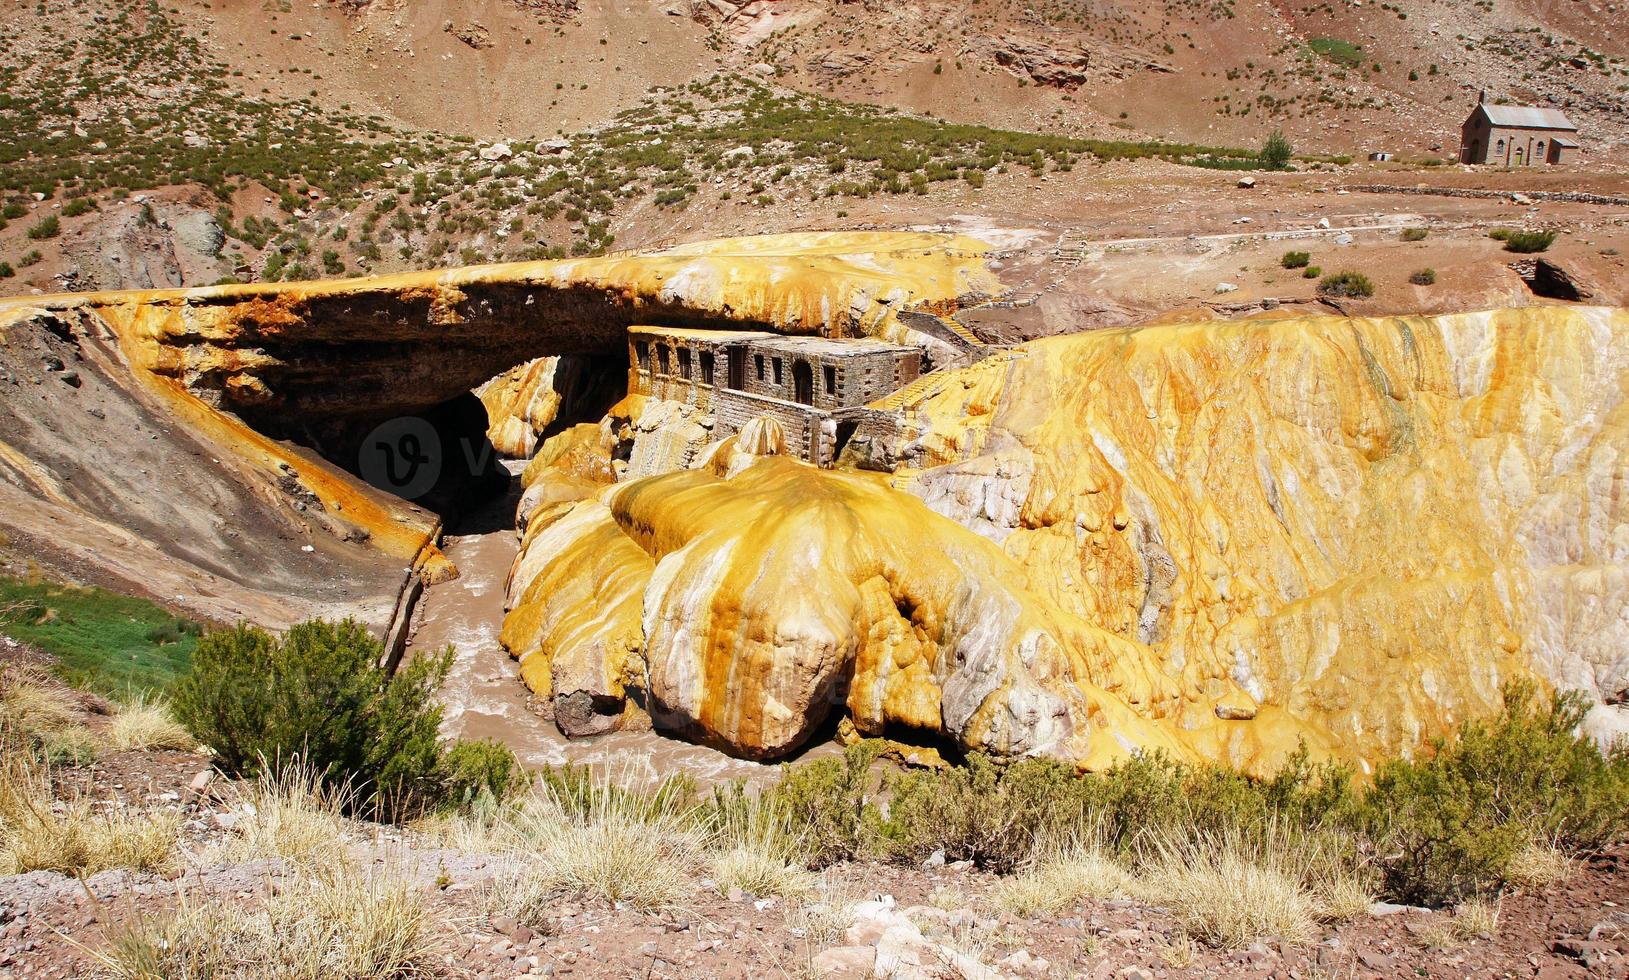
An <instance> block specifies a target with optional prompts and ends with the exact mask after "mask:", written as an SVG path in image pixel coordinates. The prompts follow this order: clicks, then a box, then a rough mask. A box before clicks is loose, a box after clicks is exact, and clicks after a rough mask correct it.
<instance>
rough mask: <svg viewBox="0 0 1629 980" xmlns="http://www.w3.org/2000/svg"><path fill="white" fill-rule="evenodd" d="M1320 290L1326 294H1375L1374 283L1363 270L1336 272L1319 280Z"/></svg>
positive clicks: (1356, 295) (1357, 295) (1358, 295)
mask: <svg viewBox="0 0 1629 980" xmlns="http://www.w3.org/2000/svg"><path fill="white" fill-rule="evenodd" d="M1318 292H1320V293H1322V294H1323V295H1325V296H1350V297H1353V298H1362V297H1365V296H1373V295H1374V283H1372V282H1370V281H1369V277H1368V276H1366V275H1364V274H1363V273H1361V272H1334V273H1330V274H1329V275H1327V276H1324V277H1323V278H1322V279H1320V280H1318Z"/></svg>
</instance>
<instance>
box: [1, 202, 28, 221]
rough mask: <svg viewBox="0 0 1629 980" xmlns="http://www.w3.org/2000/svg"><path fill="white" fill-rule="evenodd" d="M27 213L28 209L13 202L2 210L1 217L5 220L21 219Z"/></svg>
mask: <svg viewBox="0 0 1629 980" xmlns="http://www.w3.org/2000/svg"><path fill="white" fill-rule="evenodd" d="M27 213H28V208H27V207H26V206H24V205H22V204H19V203H18V202H16V201H12V202H10V203H9V204H7V205H6V206H5V207H3V208H0V217H4V218H21V217H22V216H23V215H25V214H27Z"/></svg>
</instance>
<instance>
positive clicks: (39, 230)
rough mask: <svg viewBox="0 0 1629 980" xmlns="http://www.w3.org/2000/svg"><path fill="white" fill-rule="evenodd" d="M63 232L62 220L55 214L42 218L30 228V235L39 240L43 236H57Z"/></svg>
mask: <svg viewBox="0 0 1629 980" xmlns="http://www.w3.org/2000/svg"><path fill="white" fill-rule="evenodd" d="M60 234H62V222H61V221H60V220H58V219H57V216H56V215H54V214H51V215H46V216H45V217H44V218H41V219H40V220H39V222H38V223H36V224H35V225H34V226H33V227H32V228H30V229H28V237H29V238H32V239H35V240H36V241H38V240H39V239H42V238H55V237H57V236H58V235H60Z"/></svg>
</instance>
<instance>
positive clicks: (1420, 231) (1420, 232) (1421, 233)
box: [1402, 228, 1431, 242]
mask: <svg viewBox="0 0 1629 980" xmlns="http://www.w3.org/2000/svg"><path fill="white" fill-rule="evenodd" d="M1430 234H1431V232H1430V231H1429V230H1428V229H1425V228H1404V229H1403V234H1402V239H1403V241H1405V242H1423V241H1425V239H1426V236H1427V235H1430Z"/></svg>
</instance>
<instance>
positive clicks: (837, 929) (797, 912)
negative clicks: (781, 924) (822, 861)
mask: <svg viewBox="0 0 1629 980" xmlns="http://www.w3.org/2000/svg"><path fill="white" fill-rule="evenodd" d="M855 904H856V899H855V898H854V896H853V895H852V894H850V893H849V891H848V889H847V883H846V882H843V881H842V880H841V879H839V878H837V877H836V876H835V875H832V874H827V875H824V876H822V877H821V878H820V879H818V880H817V881H816V882H815V883H814V886H813V888H812V889H811V890H810V891H808V892H806V893H805V894H803V895H802V896H800V897H799V898H797V899H796V900H794V901H792V902H790V903H788V904H787V906H786V926H787V928H788V929H795V930H797V931H799V932H801V933H803V942H804V944H805V945H806V946H808V947H809V948H810V949H825V948H826V947H828V946H836V945H839V944H840V943H841V940H842V938H843V933H844V932H845V931H846V930H847V929H848V927H849V926H850V925H851V924H853V922H854V906H855Z"/></svg>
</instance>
